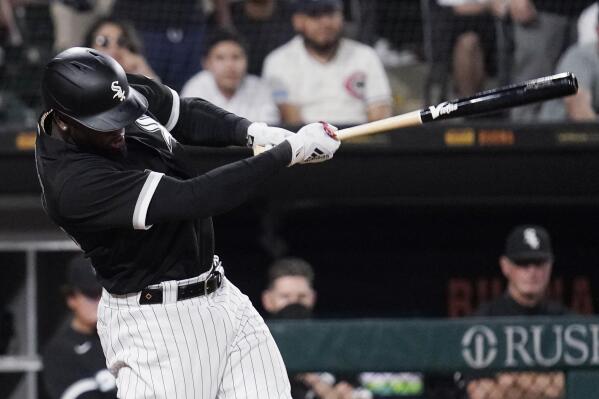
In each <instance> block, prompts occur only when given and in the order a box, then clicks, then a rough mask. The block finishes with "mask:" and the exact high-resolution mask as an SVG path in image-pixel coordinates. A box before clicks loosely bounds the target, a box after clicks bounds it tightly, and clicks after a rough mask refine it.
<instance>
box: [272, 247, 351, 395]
mask: <svg viewBox="0 0 599 399" xmlns="http://www.w3.org/2000/svg"><path fill="white" fill-rule="evenodd" d="M313 283H314V270H313V269H312V266H311V265H310V264H309V263H308V262H306V261H305V260H303V259H299V258H282V259H279V260H278V261H276V262H275V263H273V264H272V265H271V266H270V268H269V269H268V286H267V288H266V290H264V292H263V293H262V306H263V307H264V310H266V311H267V312H268V313H269V316H270V317H271V318H274V319H307V318H310V317H311V316H312V310H313V309H314V305H315V304H316V292H315V291H314V288H313V286H312V284H313ZM289 381H290V382H291V397H292V398H293V399H309V398H315V399H318V398H320V399H336V398H338V399H346V398H347V399H350V398H352V394H353V391H354V389H353V387H352V386H351V385H349V384H348V383H347V382H346V381H339V382H337V381H336V379H335V377H334V376H333V375H332V374H330V373H303V374H298V375H295V376H290V378H289Z"/></svg>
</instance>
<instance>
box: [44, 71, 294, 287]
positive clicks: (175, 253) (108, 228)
mask: <svg viewBox="0 0 599 399" xmlns="http://www.w3.org/2000/svg"><path fill="white" fill-rule="evenodd" d="M128 80H129V83H130V85H131V86H133V87H134V88H135V89H137V90H138V91H139V92H140V93H142V94H143V95H144V96H145V97H146V98H147V100H148V111H147V112H146V114H145V115H143V116H142V117H140V118H139V119H137V120H136V121H135V123H133V124H132V125H130V126H127V127H126V128H125V141H126V145H127V152H126V154H124V155H122V156H114V157H111V156H106V155H103V154H100V153H94V152H91V151H89V150H83V149H80V148H78V147H77V146H76V145H74V144H70V143H68V142H65V141H63V140H60V139H58V138H56V137H54V136H52V134H51V133H52V132H51V129H52V118H50V117H49V116H50V115H51V113H52V111H49V112H46V113H45V114H43V115H42V117H41V118H40V121H39V124H38V137H37V141H36V164H37V168H38V175H39V179H40V183H41V185H42V192H43V193H42V201H43V204H44V208H45V210H46V212H47V213H48V215H49V216H50V217H51V218H52V219H53V220H54V222H56V223H57V224H58V225H59V226H60V227H61V228H62V229H63V230H64V231H65V232H67V233H68V234H69V235H70V236H71V237H72V238H73V239H74V240H75V241H76V242H77V243H78V245H79V246H80V247H81V248H82V249H83V250H84V252H85V253H86V255H87V256H89V257H90V258H91V261H92V264H93V266H94V268H95V269H96V272H97V275H98V278H99V280H100V282H101V284H102V285H103V286H104V288H106V289H107V290H108V291H109V292H111V293H113V294H126V293H131V292H135V291H139V290H141V289H142V288H144V287H146V286H147V285H150V284H156V283H159V282H161V281H166V280H180V279H185V278H190V277H194V276H197V275H198V274H200V273H201V272H203V271H205V270H207V269H208V268H209V267H210V266H211V264H212V258H213V255H214V244H213V230H212V221H211V216H214V215H216V214H219V213H222V212H225V211H227V210H229V209H231V208H233V207H235V206H237V205H239V204H240V203H242V202H243V201H245V200H246V199H247V198H248V197H249V196H250V195H251V194H252V193H253V192H254V191H255V190H256V188H257V187H259V184H260V183H261V182H262V181H263V180H264V179H266V178H267V177H269V176H271V175H273V174H275V173H276V172H277V171H279V170H281V169H283V168H284V167H285V166H286V165H287V164H288V163H289V162H290V159H291V146H290V145H289V143H287V142H284V143H283V144H281V145H279V146H277V147H276V148H274V149H273V150H271V151H266V152H264V153H263V154H261V155H259V156H256V157H251V158H248V159H245V160H241V161H238V162H235V163H232V164H229V165H225V166H223V167H220V168H217V169H214V170H212V171H210V172H208V173H206V174H203V175H200V176H197V173H196V172H195V171H194V169H193V168H192V166H191V162H189V159H188V157H187V154H186V153H185V150H184V148H183V146H182V145H181V144H189V145H207V146H227V145H240V146H243V145H245V144H246V135H247V128H248V126H249V125H250V122H249V121H248V120H246V119H244V118H241V117H238V116H236V115H234V114H232V113H229V112H226V111H224V110H222V109H220V108H218V107H216V106H214V105H212V104H210V103H208V102H206V101H204V100H201V99H197V98H186V99H179V96H178V95H177V93H176V92H174V91H172V90H171V89H170V88H168V87H167V86H164V85H162V84H160V83H157V82H155V81H153V80H151V79H148V78H145V77H142V76H137V75H128ZM171 133H172V135H171ZM99 134H101V133H99Z"/></svg>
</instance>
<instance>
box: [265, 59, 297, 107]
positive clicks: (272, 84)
mask: <svg viewBox="0 0 599 399" xmlns="http://www.w3.org/2000/svg"><path fill="white" fill-rule="evenodd" d="M280 55H281V53H279V52H276V51H275V52H274V53H271V54H270V55H268V56H267V57H266V59H265V60H264V68H263V71H262V78H263V79H264V81H265V82H266V83H267V84H268V87H269V88H270V91H271V94H272V98H273V100H274V101H275V103H277V104H285V103H293V102H294V101H295V99H294V98H293V96H292V90H291V88H292V84H293V83H292V80H293V77H292V76H291V71H293V67H291V68H290V67H288V66H286V65H285V60H284V57H281V56H280Z"/></svg>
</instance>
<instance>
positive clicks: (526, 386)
mask: <svg viewBox="0 0 599 399" xmlns="http://www.w3.org/2000/svg"><path fill="white" fill-rule="evenodd" d="M499 264H500V266H501V271H502V273H503V275H504V276H505V277H506V279H507V290H506V292H505V294H504V295H503V296H502V297H500V298H498V299H496V300H494V301H493V302H490V303H487V304H484V305H482V306H481V307H480V309H479V310H478V311H477V312H475V316H485V317H496V316H541V315H547V316H562V315H567V314H568V313H570V312H569V311H568V309H566V308H565V307H564V306H562V305H561V304H559V303H554V302H550V301H548V300H547V287H548V285H549V280H550V278H551V270H552V268H553V251H552V249H551V241H550V238H549V234H548V233H547V231H546V230H545V229H544V228H543V227H540V226H517V227H516V228H514V229H513V230H512V231H511V233H510V234H509V235H508V237H507V240H506V245H505V253H504V255H503V256H501V258H500V259H499ZM467 391H468V394H469V397H470V398H471V399H484V398H507V397H510V398H528V397H532V398H545V399H549V398H556V399H557V398H562V397H563V394H564V374H563V373H561V372H549V373H539V372H517V373H499V374H495V375H492V376H488V377H483V378H477V379H473V380H470V381H469V382H468V385H467Z"/></svg>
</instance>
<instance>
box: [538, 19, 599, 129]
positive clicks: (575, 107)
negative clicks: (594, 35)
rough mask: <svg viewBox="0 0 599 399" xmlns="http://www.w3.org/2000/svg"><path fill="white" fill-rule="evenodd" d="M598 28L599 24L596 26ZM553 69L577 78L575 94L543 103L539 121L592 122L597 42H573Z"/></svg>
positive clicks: (598, 95)
mask: <svg viewBox="0 0 599 399" xmlns="http://www.w3.org/2000/svg"><path fill="white" fill-rule="evenodd" d="M598 29H599V25H598ZM556 72H572V73H574V74H575V75H576V77H577V78H578V85H579V89H578V93H577V94H576V95H573V96H569V97H565V98H563V99H556V100H552V101H548V102H546V103H544V104H543V107H542V108H541V113H540V115H539V119H540V120H542V121H557V120H570V121H578V122H583V121H595V120H597V114H598V112H599V44H598V43H597V42H594V43H587V44H575V45H573V46H571V47H570V48H568V50H567V51H566V52H565V53H564V55H563V56H562V57H561V59H560V60H559V62H558V64H557V68H556Z"/></svg>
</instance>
